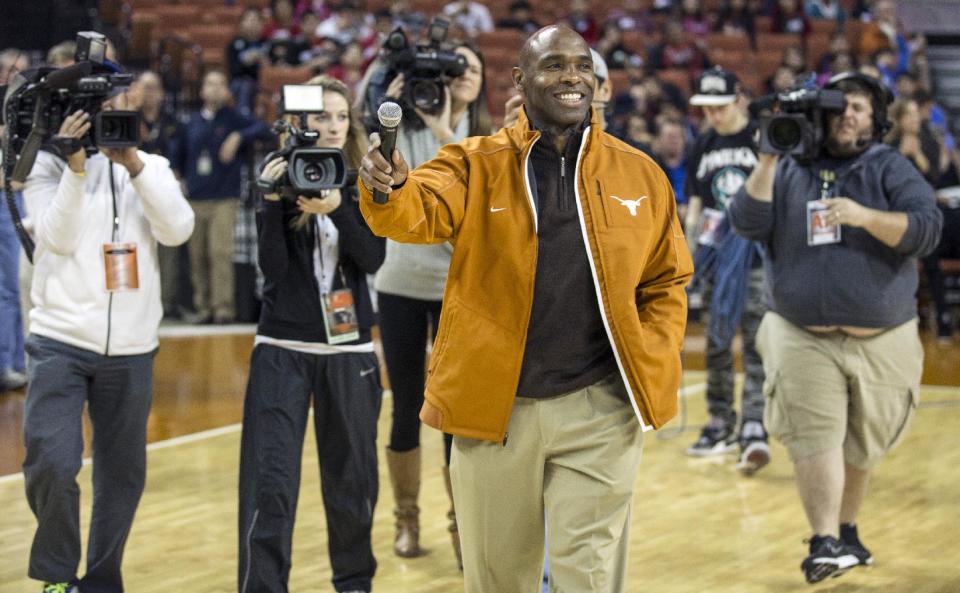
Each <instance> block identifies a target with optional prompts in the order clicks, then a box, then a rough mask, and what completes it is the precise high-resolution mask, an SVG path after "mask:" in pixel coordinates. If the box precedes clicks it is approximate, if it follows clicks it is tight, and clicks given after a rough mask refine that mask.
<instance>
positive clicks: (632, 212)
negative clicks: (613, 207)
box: [610, 195, 647, 216]
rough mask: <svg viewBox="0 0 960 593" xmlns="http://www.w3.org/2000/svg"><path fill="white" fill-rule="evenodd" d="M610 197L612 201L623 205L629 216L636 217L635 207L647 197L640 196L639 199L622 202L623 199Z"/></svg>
mask: <svg viewBox="0 0 960 593" xmlns="http://www.w3.org/2000/svg"><path fill="white" fill-rule="evenodd" d="M610 197H611V198H613V199H614V200H616V201H618V202H620V203H621V204H623V205H624V206H625V207H626V208H627V210H629V211H630V216H636V215H637V207H639V206H640V202H642V201H644V200H646V199H647V196H640V197H639V198H637V199H636V200H624V199H623V198H621V197H619V196H613V195H611V196H610Z"/></svg>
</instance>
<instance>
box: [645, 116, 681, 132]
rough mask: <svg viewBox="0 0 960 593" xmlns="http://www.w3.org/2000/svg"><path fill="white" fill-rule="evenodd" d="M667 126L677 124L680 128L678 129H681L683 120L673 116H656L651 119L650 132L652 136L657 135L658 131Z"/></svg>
mask: <svg viewBox="0 0 960 593" xmlns="http://www.w3.org/2000/svg"><path fill="white" fill-rule="evenodd" d="M667 126H677V127H678V128H680V131H683V122H682V121H680V120H679V119H677V118H675V117H658V118H655V119H654V120H653V130H651V133H652V134H653V135H654V136H659V135H660V132H661V131H663V129H664V128H665V127H667Z"/></svg>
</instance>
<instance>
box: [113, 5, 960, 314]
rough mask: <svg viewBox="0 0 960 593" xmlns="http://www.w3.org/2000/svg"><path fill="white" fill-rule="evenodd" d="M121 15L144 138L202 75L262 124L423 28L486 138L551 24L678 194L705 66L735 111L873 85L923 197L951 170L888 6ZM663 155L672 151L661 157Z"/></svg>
mask: <svg viewBox="0 0 960 593" xmlns="http://www.w3.org/2000/svg"><path fill="white" fill-rule="evenodd" d="M125 7H126V9H127V10H126V13H125V14H126V15H127V16H126V21H125V24H124V25H123V27H122V28H123V29H124V30H126V32H127V34H126V36H125V37H124V39H123V40H122V41H121V46H122V49H123V50H124V52H123V56H122V59H123V60H124V61H125V62H126V63H127V64H133V65H139V66H140V67H141V68H151V69H153V70H154V71H156V72H158V73H159V82H160V83H161V84H162V85H163V86H164V87H165V88H164V91H165V95H164V96H165V97H166V100H165V101H164V102H163V105H164V109H159V110H157V109H156V108H152V110H153V111H155V112H156V113H155V114H151V115H150V116H149V117H148V118H147V122H148V124H149V125H150V126H151V129H153V126H154V123H155V122H157V121H159V118H161V116H162V118H163V121H164V122H169V120H170V119H171V118H173V117H177V118H183V117H185V115H186V114H187V112H188V108H189V107H193V106H196V105H199V104H201V103H202V102H203V99H202V97H201V81H202V79H203V78H202V75H203V73H204V72H206V71H209V70H211V69H222V71H223V72H224V73H225V74H226V75H227V76H228V82H227V84H228V86H229V90H230V95H231V96H232V103H233V107H234V108H235V109H236V110H237V112H238V114H240V115H241V116H243V117H248V116H252V117H255V118H258V119H260V120H262V121H267V122H269V121H272V119H273V118H274V117H275V114H276V99H277V96H278V95H277V92H278V90H279V87H280V86H282V85H283V84H290V83H302V82H304V81H305V80H307V79H309V78H311V77H312V76H314V75H316V74H320V73H326V74H329V75H332V76H334V77H336V78H338V79H340V80H342V81H343V82H345V83H346V84H347V86H348V87H349V88H350V89H351V91H353V92H355V93H356V92H357V91H358V90H360V89H361V88H363V87H364V85H365V84H366V80H365V75H366V74H368V72H369V71H370V70H371V64H374V68H376V67H377V66H376V64H378V62H377V60H376V58H377V55H378V52H379V51H380V47H381V44H382V41H383V39H384V38H385V36H386V34H387V33H389V32H390V31H391V30H392V29H393V28H395V27H397V26H402V27H403V28H404V29H405V30H406V31H407V32H408V34H409V35H410V37H411V39H419V38H422V36H423V35H425V33H426V29H427V25H428V24H429V21H430V19H431V18H432V17H433V16H434V15H441V16H444V17H446V18H447V19H449V20H450V21H452V26H451V30H450V34H449V37H450V39H470V40H472V41H473V42H474V43H475V44H476V45H477V47H479V48H480V50H481V51H482V53H483V58H484V61H485V64H486V72H487V76H486V78H487V80H486V85H487V87H486V89H487V90H486V92H487V101H488V107H489V110H490V113H491V115H492V116H493V119H494V122H495V124H497V125H499V124H500V123H501V122H502V121H503V116H504V109H505V107H504V105H505V103H506V102H507V100H508V99H509V98H510V97H511V96H513V95H514V94H515V91H514V90H513V83H512V80H511V78H510V75H509V72H510V67H511V66H513V65H514V64H515V61H516V57H517V51H518V49H519V47H520V45H521V43H522V42H523V39H524V38H525V37H526V36H527V35H529V34H530V33H531V32H532V31H534V30H536V29H537V28H539V27H540V26H543V25H547V24H551V23H554V22H565V23H567V24H569V25H570V26H571V27H572V28H573V29H575V30H576V31H578V32H579V33H580V34H581V35H582V36H583V37H584V38H585V39H586V40H587V41H588V42H590V43H591V44H592V46H593V47H594V48H595V49H596V50H597V51H598V52H599V53H600V54H601V55H602V57H603V58H604V60H605V61H606V65H607V69H608V73H609V77H610V81H611V83H612V87H613V97H612V99H611V100H610V101H609V102H608V104H607V105H606V116H607V121H608V131H610V132H611V133H613V134H615V135H616V136H618V137H620V138H622V139H623V140H625V141H627V142H629V143H630V144H633V145H634V146H637V147H639V148H641V149H642V150H645V151H647V152H650V153H651V154H653V155H654V156H655V157H657V158H659V159H660V160H661V161H662V162H664V163H670V164H669V165H665V168H668V169H670V170H671V174H672V178H673V179H674V182H675V187H676V188H677V189H678V190H679V189H680V188H682V176H683V163H684V160H683V156H682V155H683V153H684V148H685V147H686V146H689V144H690V142H691V141H692V140H693V138H694V137H695V136H696V135H697V133H698V130H699V128H700V127H701V125H702V122H701V114H700V113H699V110H698V109H696V108H692V107H690V106H688V104H687V100H688V97H689V96H690V93H691V87H692V84H693V81H695V80H696V77H697V76H698V75H699V74H700V73H701V72H702V71H703V70H704V69H706V68H709V67H711V66H715V65H716V66H721V67H724V68H726V69H728V70H731V71H733V72H735V73H736V74H737V75H738V77H739V79H740V81H741V83H742V85H743V89H744V90H745V92H746V94H747V96H754V97H755V96H759V95H761V94H764V93H768V92H779V91H785V90H787V89H790V88H792V87H794V86H795V85H797V84H813V83H822V82H823V81H825V80H826V79H827V78H828V77H829V76H831V75H833V74H836V73H839V72H845V71H850V70H854V69H858V70H860V71H862V72H865V73H868V74H871V75H874V76H877V77H878V78H880V79H881V80H883V81H884V83H885V84H887V85H888V86H889V87H890V88H891V89H892V90H893V91H894V92H895V93H896V94H897V96H898V97H899V98H900V99H901V100H903V101H911V100H912V101H915V102H916V107H917V108H918V113H919V117H920V121H921V123H920V126H919V130H918V132H917V133H918V134H919V135H920V136H922V139H923V141H922V142H914V141H913V140H912V139H911V138H912V136H911V135H910V134H903V132H902V129H903V128H902V127H900V128H898V129H899V130H901V132H900V133H899V135H897V136H896V138H895V139H894V140H895V141H896V142H899V145H900V146H901V150H903V151H904V154H906V155H907V156H911V157H913V156H914V155H916V156H918V157H919V158H920V159H922V160H924V161H926V162H927V166H926V167H925V169H926V173H927V175H928V179H929V180H930V182H931V183H932V184H933V185H934V186H935V187H941V186H944V185H952V184H956V183H957V180H956V169H957V162H958V160H960V157H958V153H957V150H956V146H955V144H954V141H953V135H952V133H951V130H950V128H949V125H948V118H947V116H946V114H945V113H944V111H943V110H942V109H941V108H940V107H938V105H937V104H936V102H935V101H934V100H933V98H932V97H933V95H932V92H931V91H932V88H931V80H930V72H929V68H928V65H927V60H926V57H925V54H924V48H925V45H926V40H925V38H924V36H923V35H922V34H918V33H915V32H911V31H909V30H907V29H905V28H904V26H903V25H902V24H901V23H900V22H899V21H898V19H897V13H896V5H895V4H894V1H893V0H873V1H871V0H842V1H838V0H623V1H620V2H613V1H611V0H605V1H602V2H586V1H584V0H573V1H571V2H569V3H563V4H557V3H552V2H545V1H542V0H541V1H537V0H533V1H530V0H515V1H509V0H497V1H496V2H485V3H479V2H470V1H456V2H450V3H446V4H445V3H443V2H441V1H437V0H395V1H386V0H369V1H367V2H363V1H362V0H334V1H330V0H226V1H225V0H203V1H196V2H173V1H171V0H166V1H156V2H155V1H153V0H149V1H147V0H127V3H126V4H125ZM135 67H136V66H135ZM367 107H368V110H369V105H368V106H367ZM744 107H745V106H744ZM168 112H169V113H168ZM911 113H912V112H911ZM169 127H170V126H159V127H158V128H157V131H154V132H152V133H154V134H159V133H161V131H160V130H166V129H168V128H169ZM678 130H679V131H680V132H681V134H679V136H678V137H677V138H672V137H673V136H674V135H675V132H676V131H678ZM162 133H164V134H169V133H172V132H162ZM665 136H668V137H671V139H670V140H666V139H665ZM891 141H893V140H891ZM155 144H156V145H155V146H154V150H156V151H158V152H166V151H167V150H168V148H165V147H164V146H163V144H164V143H163V142H159V143H155ZM678 144H679V145H678ZM665 145H668V146H671V148H670V149H669V151H668V152H669V154H668V153H667V152H664V151H666V150H667V149H665V148H664V146H665ZM921 145H922V146H923V150H921V149H920V148H918V146H921ZM260 147H261V148H262V149H265V148H267V146H266V145H260ZM241 148H243V149H244V150H240V151H239V152H238V157H237V158H238V159H239V160H240V161H242V163H243V167H242V170H243V172H242V174H243V175H244V176H245V177H244V180H243V181H244V183H243V186H242V194H244V195H241V196H240V197H241V204H246V205H247V206H246V207H241V208H240V210H239V213H238V216H237V220H238V223H237V232H236V233H235V235H234V237H235V238H234V241H235V245H234V254H235V256H234V262H235V263H236V264H237V265H239V266H240V267H241V268H246V267H249V269H248V270H247V272H242V271H241V273H240V276H238V279H243V278H246V279H247V280H245V284H246V285H245V286H242V287H240V288H239V289H238V298H239V299H240V300H241V301H243V302H246V301H245V299H246V297H245V296H243V295H250V294H252V292H251V291H252V290H253V288H252V287H253V286H254V282H253V280H252V278H253V277H254V276H255V274H254V272H253V270H254V269H255V266H254V265H253V262H254V261H255V246H254V245H253V236H252V235H253V233H252V232H250V231H251V228H250V222H251V220H252V214H251V212H252V211H251V206H250V205H251V204H252V203H253V199H254V198H255V195H254V191H253V189H252V184H251V183H249V182H248V178H249V174H250V171H251V167H250V165H251V164H252V163H253V162H254V160H255V159H256V158H257V157H258V155H262V154H263V152H264V150H260V151H259V152H257V151H256V150H255V146H254V143H251V146H250V147H246V146H244V147H241ZM246 148H250V150H246ZM924 154H925V155H926V156H925V157H924ZM168 156H170V155H169V154H168ZM914 160H915V162H916V160H917V159H914ZM678 193H680V195H678V199H679V200H680V201H681V203H682V202H683V200H684V197H683V196H682V192H678ZM224 240H227V239H224ZM178 261H179V260H178ZM171 265H172V264H171ZM931 269H932V268H931ZM181 275H182V276H185V275H186V274H185V273H182V274H181ZM171 286H172V285H171ZM170 290H174V289H173V288H171V289H170ZM168 292H169V291H168ZM185 292H188V291H184V290H183V289H180V290H179V291H178V292H177V294H173V295H168V299H167V309H168V313H170V314H176V313H177V312H178V311H179V310H189V309H191V308H193V307H192V306H191V304H190V303H191V300H190V299H189V298H188V297H187V296H185ZM178 295H179V296H178ZM250 302H255V301H253V300H251V301H250ZM240 309H241V310H240V311H238V312H237V314H236V315H233V314H230V315H227V314H224V315H222V316H221V317H222V319H223V320H227V319H232V318H234V317H237V318H239V319H249V320H252V319H254V318H255V307H254V306H248V307H241V308H240ZM200 317H201V318H212V317H210V316H207V315H203V316H200ZM194 318H196V316H194Z"/></svg>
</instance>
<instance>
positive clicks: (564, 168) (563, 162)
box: [558, 154, 568, 211]
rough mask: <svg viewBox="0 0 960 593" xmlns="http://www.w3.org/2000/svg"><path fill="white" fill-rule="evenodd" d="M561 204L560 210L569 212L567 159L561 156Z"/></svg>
mask: <svg viewBox="0 0 960 593" xmlns="http://www.w3.org/2000/svg"><path fill="white" fill-rule="evenodd" d="M559 193H560V204H559V205H558V206H559V210H561V211H566V210H567V206H568V204H567V157H566V156H564V155H562V154H561V155H560V192H559Z"/></svg>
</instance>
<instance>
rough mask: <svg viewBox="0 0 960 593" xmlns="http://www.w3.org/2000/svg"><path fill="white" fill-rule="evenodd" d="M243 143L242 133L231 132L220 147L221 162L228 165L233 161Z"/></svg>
mask: <svg viewBox="0 0 960 593" xmlns="http://www.w3.org/2000/svg"><path fill="white" fill-rule="evenodd" d="M242 143H243V136H241V135H240V132H230V135H229V136H227V137H226V138H225V139H224V140H223V144H221V145H220V162H221V163H223V164H224V165H226V164H227V163H229V162H231V161H233V159H234V158H236V156H237V152H238V151H239V150H240V144H242Z"/></svg>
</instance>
